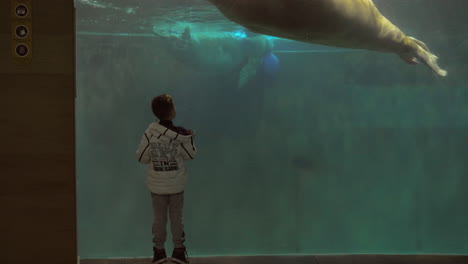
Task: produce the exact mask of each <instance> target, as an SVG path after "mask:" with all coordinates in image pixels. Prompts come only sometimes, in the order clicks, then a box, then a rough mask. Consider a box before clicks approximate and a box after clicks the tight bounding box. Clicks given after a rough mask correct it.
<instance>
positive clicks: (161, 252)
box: [153, 247, 167, 264]
mask: <svg viewBox="0 0 468 264" xmlns="http://www.w3.org/2000/svg"><path fill="white" fill-rule="evenodd" d="M153 252H154V258H153V263H155V264H161V263H164V262H166V261H167V256H166V250H165V249H164V248H163V249H157V248H155V247H153Z"/></svg>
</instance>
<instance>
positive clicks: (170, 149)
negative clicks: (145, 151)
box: [151, 142, 180, 171]
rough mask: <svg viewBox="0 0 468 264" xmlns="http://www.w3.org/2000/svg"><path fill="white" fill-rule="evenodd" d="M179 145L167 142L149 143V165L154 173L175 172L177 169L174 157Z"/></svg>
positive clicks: (177, 165)
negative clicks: (150, 164)
mask: <svg viewBox="0 0 468 264" xmlns="http://www.w3.org/2000/svg"><path fill="white" fill-rule="evenodd" d="M179 145H180V144H178V143H169V142H151V163H152V165H153V170H154V171H175V170H178V169H179V163H178V162H177V160H176V157H177V156H178V155H179V149H180V146H179Z"/></svg>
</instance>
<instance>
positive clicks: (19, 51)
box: [10, 0, 33, 63]
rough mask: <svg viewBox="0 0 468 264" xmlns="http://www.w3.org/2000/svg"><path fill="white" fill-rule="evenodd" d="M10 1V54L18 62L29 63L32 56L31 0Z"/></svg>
mask: <svg viewBox="0 0 468 264" xmlns="http://www.w3.org/2000/svg"><path fill="white" fill-rule="evenodd" d="M10 1H11V11H10V12H11V35H12V36H11V37H12V40H11V43H12V45H11V48H12V56H13V59H14V60H15V61H16V62H18V63H29V62H31V60H32V56H33V38H32V33H33V30H32V0H10Z"/></svg>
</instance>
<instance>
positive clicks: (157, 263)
mask: <svg viewBox="0 0 468 264" xmlns="http://www.w3.org/2000/svg"><path fill="white" fill-rule="evenodd" d="M168 260H169V259H168V258H163V259H160V260H158V261H155V262H152V263H153V264H161V263H164V262H167V261H168Z"/></svg>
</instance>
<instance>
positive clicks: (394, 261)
mask: <svg viewBox="0 0 468 264" xmlns="http://www.w3.org/2000/svg"><path fill="white" fill-rule="evenodd" d="M147 263H151V259H141V258H140V259H96V260H91V259H89V260H81V262H80V264H147ZM166 263H167V264H172V263H171V262H166ZM285 263H287V264H468V255H460V256H458V255H457V256H455V255H319V256H243V257H192V258H190V264H285Z"/></svg>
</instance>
